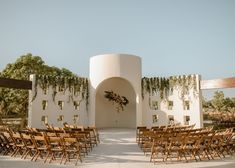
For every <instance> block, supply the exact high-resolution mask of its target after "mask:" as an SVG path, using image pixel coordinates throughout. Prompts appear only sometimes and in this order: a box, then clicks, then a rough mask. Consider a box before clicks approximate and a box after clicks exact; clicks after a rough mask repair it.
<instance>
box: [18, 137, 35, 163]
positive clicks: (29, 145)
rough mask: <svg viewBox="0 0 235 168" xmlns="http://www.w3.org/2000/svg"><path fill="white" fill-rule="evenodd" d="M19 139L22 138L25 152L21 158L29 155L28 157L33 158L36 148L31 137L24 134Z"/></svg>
mask: <svg viewBox="0 0 235 168" xmlns="http://www.w3.org/2000/svg"><path fill="white" fill-rule="evenodd" d="M21 137H22V141H23V143H24V147H25V150H26V151H25V154H24V156H22V158H24V159H26V158H27V156H28V155H29V154H30V156H32V157H34V156H35V154H36V148H35V146H34V143H33V140H32V137H31V135H27V134H26V133H21ZM33 153H34V154H33Z"/></svg>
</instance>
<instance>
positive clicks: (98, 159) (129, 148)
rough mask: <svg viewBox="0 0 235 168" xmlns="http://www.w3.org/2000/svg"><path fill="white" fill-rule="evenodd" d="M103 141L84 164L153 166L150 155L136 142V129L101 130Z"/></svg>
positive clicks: (97, 165)
mask: <svg viewBox="0 0 235 168" xmlns="http://www.w3.org/2000/svg"><path fill="white" fill-rule="evenodd" d="M99 132H100V139H101V143H100V144H99V145H98V147H95V148H94V149H93V151H92V152H91V153H89V156H88V157H86V159H85V163H84V164H83V165H84V166H95V167H96V168H99V167H135V168H136V167H142V168H143V167H146V166H147V167H151V166H153V165H152V163H150V162H149V157H145V156H144V154H143V152H142V151H141V150H140V148H139V147H138V146H137V144H136V143H135V130H134V129H117V128H116V129H104V130H100V131H99Z"/></svg>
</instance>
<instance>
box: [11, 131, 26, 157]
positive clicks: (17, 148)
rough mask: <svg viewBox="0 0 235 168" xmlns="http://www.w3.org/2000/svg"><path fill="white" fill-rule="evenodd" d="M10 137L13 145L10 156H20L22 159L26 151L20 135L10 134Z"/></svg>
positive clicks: (16, 133) (17, 133)
mask: <svg viewBox="0 0 235 168" xmlns="http://www.w3.org/2000/svg"><path fill="white" fill-rule="evenodd" d="M10 135H11V138H12V142H13V143H14V151H13V153H12V155H11V156H16V155H17V154H20V155H21V157H22V158H23V157H24V154H25V153H26V151H27V150H26V148H25V145H24V142H23V140H22V137H21V134H20V133H19V132H11V133H10Z"/></svg>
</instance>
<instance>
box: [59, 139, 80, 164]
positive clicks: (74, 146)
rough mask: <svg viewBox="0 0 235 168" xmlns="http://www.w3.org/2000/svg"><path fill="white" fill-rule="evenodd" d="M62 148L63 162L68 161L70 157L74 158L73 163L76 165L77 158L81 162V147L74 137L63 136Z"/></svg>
mask: <svg viewBox="0 0 235 168" xmlns="http://www.w3.org/2000/svg"><path fill="white" fill-rule="evenodd" d="M63 148H64V152H65V162H64V164H66V162H67V161H70V159H72V158H76V162H75V165H77V162H78V160H80V162H82V158H81V153H80V151H81V147H80V144H79V142H78V141H77V139H76V138H63Z"/></svg>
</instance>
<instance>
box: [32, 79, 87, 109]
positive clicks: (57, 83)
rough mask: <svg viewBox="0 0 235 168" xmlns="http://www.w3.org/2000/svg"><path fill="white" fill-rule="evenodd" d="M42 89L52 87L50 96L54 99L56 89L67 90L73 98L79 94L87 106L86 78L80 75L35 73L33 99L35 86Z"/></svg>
mask: <svg viewBox="0 0 235 168" xmlns="http://www.w3.org/2000/svg"><path fill="white" fill-rule="evenodd" d="M38 86H39V87H40V88H41V89H42V90H46V89H48V88H49V87H51V88H52V90H53V93H52V98H53V100H54V101H55V96H56V94H57V92H58V89H59V90H60V91H62V92H65V91H66V90H69V92H70V93H71V94H70V96H71V97H70V98H71V99H72V100H73V96H78V95H81V97H82V100H85V101H86V107H87V108H88V99H89V90H88V79H87V78H82V77H77V76H73V77H67V76H48V75H37V76H36V81H35V87H34V88H35V95H34V97H33V100H34V99H35V98H36V96H37V87H38ZM33 100H32V101H33Z"/></svg>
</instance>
